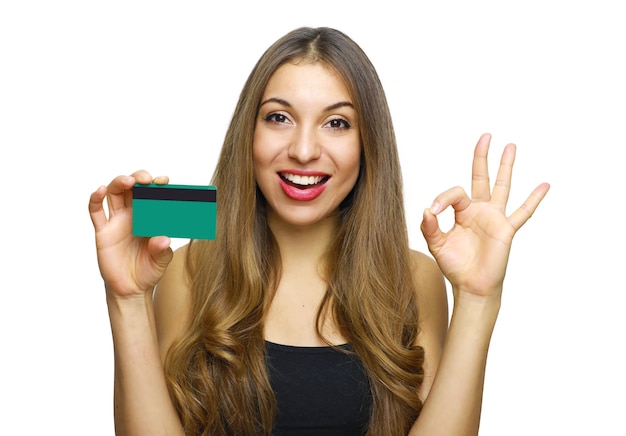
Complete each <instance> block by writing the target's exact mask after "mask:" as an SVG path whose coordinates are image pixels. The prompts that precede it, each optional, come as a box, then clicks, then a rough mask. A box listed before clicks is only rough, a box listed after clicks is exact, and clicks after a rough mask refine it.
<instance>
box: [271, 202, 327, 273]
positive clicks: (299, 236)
mask: <svg viewBox="0 0 626 436" xmlns="http://www.w3.org/2000/svg"><path fill="white" fill-rule="evenodd" d="M268 224H269V227H270V230H271V231H272V233H273V235H274V238H276V242H277V243H278V248H279V249H280V255H281V258H282V262H283V268H289V267H290V266H296V267H302V266H305V265H307V264H308V265H314V266H315V267H317V266H319V264H320V261H321V260H322V259H323V257H324V255H325V254H326V252H327V250H328V246H329V244H330V241H331V237H332V234H333V232H334V230H335V228H336V226H337V217H336V216H332V217H328V218H326V219H324V220H322V221H320V222H317V223H315V224H313V225H307V226H294V225H290V224H287V223H285V222H284V221H279V220H277V219H275V217H274V216H273V214H272V213H271V212H270V213H268ZM298 269H299V268H298Z"/></svg>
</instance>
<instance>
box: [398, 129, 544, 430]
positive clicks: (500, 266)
mask: <svg viewBox="0 0 626 436" xmlns="http://www.w3.org/2000/svg"><path fill="white" fill-rule="evenodd" d="M490 139H491V138H490V136H489V135H483V136H482V137H481V138H480V140H479V141H478V144H477V145H476V149H475V152H474V163H473V166H472V194H471V199H470V198H469V197H468V196H467V195H466V194H465V192H464V191H463V190H462V189H461V188H453V189H450V190H448V191H446V192H444V193H442V194H441V195H439V196H438V197H437V198H436V199H435V202H434V203H433V206H432V207H431V209H430V210H426V211H425V212H424V220H423V222H422V233H423V234H424V237H425V239H426V242H427V243H428V248H429V250H430V252H431V253H432V255H433V256H434V258H435V260H436V261H437V263H438V265H439V268H440V269H441V271H442V272H443V274H444V275H445V276H446V278H447V279H448V281H449V282H450V284H451V285H452V293H453V295H454V308H453V311H452V317H451V320H450V326H449V330H448V333H447V337H446V340H445V344H444V346H443V350H442V352H441V354H440V360H439V362H438V364H437V369H436V376H435V378H434V382H433V384H432V387H431V388H430V391H429V392H428V396H427V397H426V400H425V402H424V407H423V409H422V412H421V414H420V416H419V418H418V420H417V421H416V422H415V424H414V426H413V428H412V429H411V432H410V434H411V435H429V436H431V435H450V436H452V435H455V436H457V435H458V436H461V435H463V436H465V435H477V434H478V428H479V423H480V413H481V406H482V395H483V385H484V378H485V366H486V361H487V352H488V349H489V343H490V341H491V335H492V333H493V329H494V326H495V323H496V319H497V316H498V311H499V309H500V300H501V294H502V285H503V282H504V276H505V272H506V266H507V262H508V257H509V252H510V248H511V243H512V240H513V237H514V235H515V233H516V232H517V230H519V229H520V228H521V227H522V226H523V225H524V223H525V222H526V221H527V220H528V219H529V218H530V216H531V215H532V214H533V212H534V211H535V209H536V208H537V206H538V205H539V203H540V202H541V200H542V199H543V198H544V196H545V195H546V193H547V192H548V189H549V185H548V184H545V183H544V184H541V185H539V186H538V187H537V188H535V190H534V191H533V192H532V194H531V195H530V196H529V197H528V198H527V199H526V201H525V203H524V204H523V205H522V206H521V207H520V208H518V209H517V210H516V211H515V212H513V214H511V215H510V216H508V217H507V216H506V215H505V209H506V203H507V201H508V196H509V191H510V183H511V175H512V168H513V163H514V160H515V146H514V145H513V144H509V145H507V146H506V147H505V149H504V152H503V155H502V159H501V161H500V167H499V170H498V174H497V180H496V183H495V186H494V188H493V191H491V188H490V184H489V174H488V169H487V152H488V149H489V143H490ZM448 206H452V207H453V209H454V211H455V224H454V226H453V228H452V229H451V230H450V231H449V232H447V233H443V232H442V231H441V230H440V228H439V224H438V221H437V215H438V214H439V213H441V212H442V211H443V210H445V209H446V208H447V207H448ZM433 334H434V333H433V332H432V331H430V330H427V329H425V330H424V340H425V341H429V340H430V341H431V342H432V339H429V337H430V336H431V335H433ZM424 346H425V348H426V352H427V354H428V353H430V352H431V349H432V346H430V348H429V345H428V344H425V345H424ZM435 355H437V351H435Z"/></svg>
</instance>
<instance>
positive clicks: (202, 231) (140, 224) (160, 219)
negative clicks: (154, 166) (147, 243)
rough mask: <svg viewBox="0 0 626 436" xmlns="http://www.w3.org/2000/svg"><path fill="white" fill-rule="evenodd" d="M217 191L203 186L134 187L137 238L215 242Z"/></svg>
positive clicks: (134, 225)
mask: <svg viewBox="0 0 626 436" xmlns="http://www.w3.org/2000/svg"><path fill="white" fill-rule="evenodd" d="M216 200H217V189H216V188H215V186H210V185H209V186H201V185H157V184H154V183H151V184H148V185H141V184H136V185H135V186H134V187H133V235H135V236H142V237H151V236H169V237H171V238H189V239H215V222H216V217H217V201H216Z"/></svg>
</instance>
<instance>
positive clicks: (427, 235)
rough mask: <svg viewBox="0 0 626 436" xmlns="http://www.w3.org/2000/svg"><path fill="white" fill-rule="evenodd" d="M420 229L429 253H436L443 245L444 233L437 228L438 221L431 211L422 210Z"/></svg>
mask: <svg viewBox="0 0 626 436" xmlns="http://www.w3.org/2000/svg"><path fill="white" fill-rule="evenodd" d="M420 229H421V230H422V234H423V235H424V239H425V240H426V243H427V244H428V249H429V250H430V251H431V253H433V254H434V253H435V252H437V251H438V249H439V247H441V245H443V239H444V238H445V233H443V232H442V231H441V229H440V228H439V220H437V215H435V214H433V213H432V211H431V209H425V210H424V215H423V218H422V225H421V226H420Z"/></svg>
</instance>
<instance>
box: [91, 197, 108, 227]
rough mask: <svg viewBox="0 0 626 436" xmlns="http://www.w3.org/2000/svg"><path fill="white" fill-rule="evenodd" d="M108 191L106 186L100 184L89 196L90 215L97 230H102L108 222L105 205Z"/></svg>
mask: <svg viewBox="0 0 626 436" xmlns="http://www.w3.org/2000/svg"><path fill="white" fill-rule="evenodd" d="M106 193H107V188H106V186H100V187H99V188H98V189H96V190H95V191H94V192H93V193H92V194H91V195H90V196H89V216H90V217H91V223H92V224H93V227H94V229H95V230H96V232H98V231H100V230H101V229H102V228H103V227H104V226H105V225H106V223H107V216H106V213H105V212H104V206H103V203H104V197H105V196H106Z"/></svg>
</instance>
